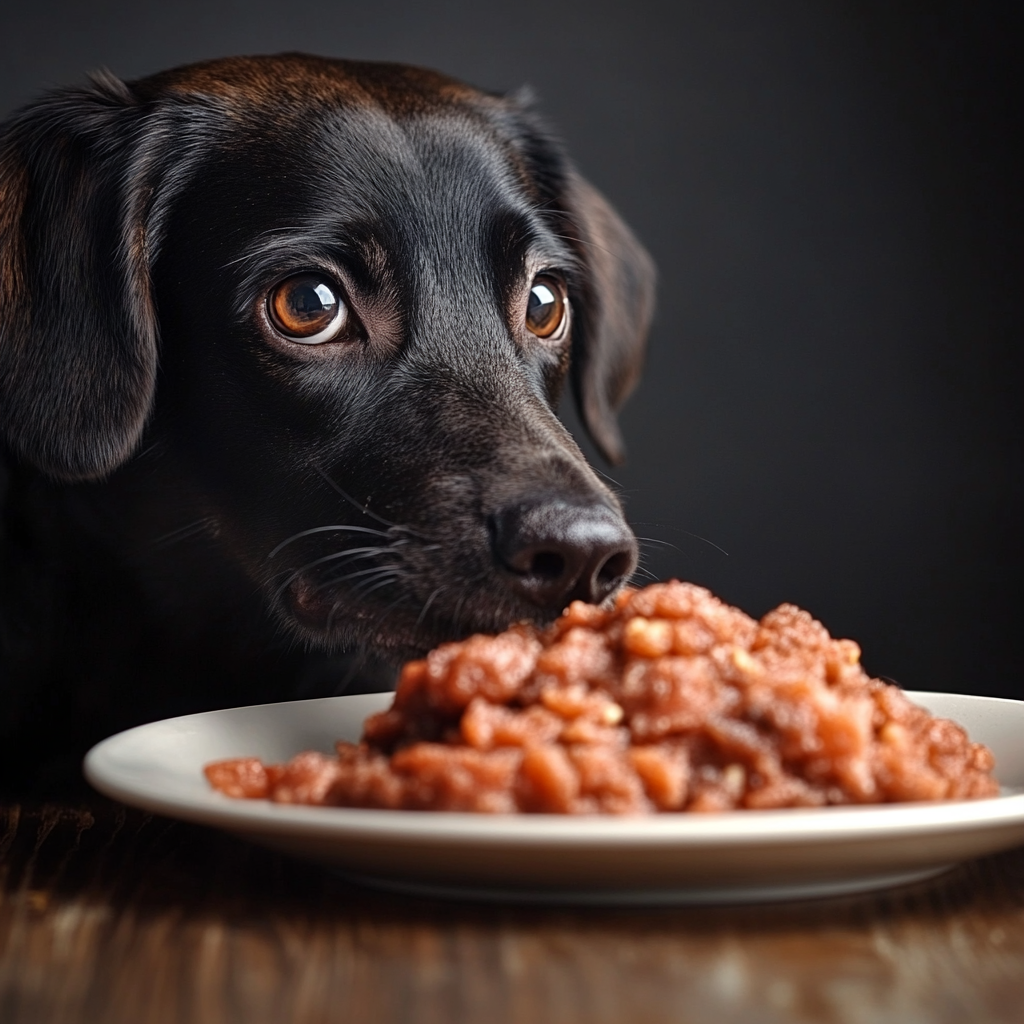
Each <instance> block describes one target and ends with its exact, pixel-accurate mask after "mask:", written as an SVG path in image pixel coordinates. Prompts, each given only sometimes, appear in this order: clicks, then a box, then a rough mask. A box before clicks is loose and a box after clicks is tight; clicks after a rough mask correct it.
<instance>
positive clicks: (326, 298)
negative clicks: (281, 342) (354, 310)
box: [267, 274, 348, 345]
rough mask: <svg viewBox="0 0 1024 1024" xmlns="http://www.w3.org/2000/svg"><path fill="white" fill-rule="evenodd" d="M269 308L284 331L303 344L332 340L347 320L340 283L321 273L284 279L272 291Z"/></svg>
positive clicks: (288, 336) (318, 343)
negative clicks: (338, 285) (340, 292)
mask: <svg viewBox="0 0 1024 1024" xmlns="http://www.w3.org/2000/svg"><path fill="white" fill-rule="evenodd" d="M267 311H268V313H269V314H270V319H271V322H272V323H273V325H274V326H275V327H276V328H277V330H278V331H279V332H280V333H281V334H283V335H284V336H285V337H286V338H289V339H290V340H291V341H297V342H300V343H301V344H303V345H321V344H323V343H324V342H325V341H333V340H334V339H335V338H336V337H337V336H338V334H339V333H340V332H341V330H342V329H343V328H344V326H345V323H346V321H347V320H348V310H347V308H346V306H345V303H344V302H342V301H341V299H340V298H339V296H338V287H337V285H335V284H333V283H332V282H330V281H328V280H327V279H326V278H324V277H321V276H320V275H319V274H296V275H295V276H294V277H289V278H287V279H286V280H284V281H282V282H281V283H280V284H279V285H277V286H276V287H275V288H274V289H273V291H271V293H270V296H269V297H268V299H267Z"/></svg>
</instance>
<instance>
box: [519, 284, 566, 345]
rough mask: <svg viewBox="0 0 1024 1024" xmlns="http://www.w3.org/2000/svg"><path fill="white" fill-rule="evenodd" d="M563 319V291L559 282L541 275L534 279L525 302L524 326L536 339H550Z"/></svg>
mask: <svg viewBox="0 0 1024 1024" xmlns="http://www.w3.org/2000/svg"><path fill="white" fill-rule="evenodd" d="M564 319H565V291H564V289H563V288H562V285H561V282H559V281H556V280H555V278H553V277H546V276H544V275H541V276H540V277H537V278H535V279H534V282H533V287H532V288H531V289H530V297H529V299H527V301H526V326H527V327H528V328H529V329H530V331H531V332H532V333H533V334H536V335H537V337H538V338H550V337H551V335H552V334H554V333H555V331H557V330H558V328H559V327H561V326H562V321H563V320H564Z"/></svg>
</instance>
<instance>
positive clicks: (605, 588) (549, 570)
mask: <svg viewBox="0 0 1024 1024" xmlns="http://www.w3.org/2000/svg"><path fill="white" fill-rule="evenodd" d="M491 524H492V543H493V548H494V556H495V559H496V560H497V562H498V563H499V564H500V565H501V567H502V568H504V569H505V570H507V571H508V572H509V574H510V581H509V582H510V585H511V586H512V588H513V589H514V590H515V591H516V592H517V593H518V594H519V595H521V596H522V597H525V598H526V599H527V600H528V601H530V602H531V603H532V604H534V605H537V606H538V607H539V608H541V609H542V610H543V611H544V612H546V613H547V614H549V615H557V614H558V613H559V612H560V611H562V609H563V608H565V607H566V605H568V604H569V602H570V601H575V600H580V601H589V602H592V603H597V602H600V601H603V600H604V599H605V598H606V597H607V596H608V595H609V594H611V593H612V592H613V591H615V590H616V589H617V588H618V587H619V586H621V585H622V584H623V583H624V582H625V581H626V580H627V579H628V578H629V577H630V576H631V575H632V573H633V570H634V569H635V568H636V560H637V545H636V539H635V538H634V536H633V534H632V532H631V531H630V529H629V527H628V526H627V525H626V524H625V522H624V521H623V520H622V518H621V516H619V515H618V513H617V512H615V511H613V510H612V509H610V508H608V507H607V506H606V505H584V506H579V505H569V504H566V503H563V502H555V501H538V502H535V503H531V504H526V505H516V506H514V507H511V508H507V509H504V510H502V511H501V512H498V513H497V514H495V515H494V516H493V517H492V520H491Z"/></svg>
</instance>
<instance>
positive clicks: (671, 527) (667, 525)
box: [633, 523, 729, 558]
mask: <svg viewBox="0 0 1024 1024" xmlns="http://www.w3.org/2000/svg"><path fill="white" fill-rule="evenodd" d="M633 525H634V526H657V527H659V528H660V529H662V530H675V531H676V533H682V534H685V535H686V536H687V537H692V538H693V539H694V540H699V541H700V542H701V543H702V544H709V545H710V546H711V547H713V548H715V549H716V550H718V551H721V552H722V554H723V555H725V556H726V557H727V558H728V556H729V552H728V551H726V550H725V548H723V547H720V546H719V545H718V544H716V543H715V542H714V541H713V540H708V538H707V537H702V536H701V535H700V534H699V533H691V532H690V531H689V530H684V529H683V528H682V527H681V526H676V525H675V524H674V523H634V524H633ZM646 539H648V540H653V538H651V537H648V538H646ZM659 543H661V544H665V543H667V542H666V541H660V542H659Z"/></svg>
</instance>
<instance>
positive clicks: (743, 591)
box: [0, 0, 1024, 697]
mask: <svg viewBox="0 0 1024 1024" xmlns="http://www.w3.org/2000/svg"><path fill="white" fill-rule="evenodd" d="M1014 7H1016V8H1018V9H1019V8H1021V5H1020V4H1017V5H1011V4H1006V5H999V4H992V3H980V2H964V3H959V4H948V3H943V2H941V0H934V2H932V3H930V4H908V3H899V2H884V0H882V2H878V3H846V4H843V3H833V2H827V0H806V2H795V0H704V2H698V3H686V2H681V3H673V4H669V3H657V2H653V0H631V2H628V3H626V2H620V3H606V2H601V0H589V2H582V0H549V2H544V3H539V2H536V0H524V2H518V3H508V2H498V3H479V2H478V3H473V2H468V0H440V2H427V0H419V2H417V0H359V2H358V3H356V2H352V0H334V2H330V0H309V2H306V3H294V2H292V3H283V2H274V0H175V2H163V3H149V4H145V3H138V2H124V0H108V2H85V3H83V2H81V0H78V2H74V3H73V2H64V3H56V2H53V0H39V2H35V3H31V4H28V3H24V4H19V5H18V7H17V9H15V8H14V7H13V5H12V4H11V2H10V0H4V5H3V9H2V15H0V111H2V112H6V111H7V110H10V109H12V108H13V107H14V106H16V105H19V104H21V103H24V102H27V101H28V100H30V99H31V98H32V97H33V96H34V95H36V94H37V93H38V92H40V91H41V90H42V89H44V88H47V87H49V86H51V85H60V84H68V83H72V82H75V81H78V80H80V78H81V76H82V74H83V73H84V72H86V71H88V70H90V69H94V68H97V67H99V66H107V67H109V68H110V69H111V70H112V71H114V72H115V73H116V74H118V75H120V76H122V77H128V78H131V77H135V76H140V75H144V74H147V73H149V72H152V71H155V70H158V69H160V68H163V67H166V66H170V65H174V64H179V63H184V62H187V61H192V60H197V59H202V58H208V57H217V56H223V55H226V54H232V53H254V52H273V51H277V50H285V49H298V50H307V51H311V52H316V53H321V54H327V55H332V56H344V57H355V58H362V59H383V60H398V61H408V62H412V63H418V64H424V65H428V66H432V67H436V68H438V69H440V70H443V71H446V72H448V73H451V74H454V75H456V76H458V77H461V78H464V79H466V80H468V81H470V82H472V83H474V84H476V85H479V86H483V87H485V88H488V89H495V90H505V89H511V88H515V87H518V86H520V85H522V84H523V83H529V84H531V85H532V86H533V87H534V88H535V90H536V91H537V93H538V94H539V97H540V99H541V103H542V107H543V109H544V110H545V111H546V112H547V113H548V114H549V116H550V118H551V119H552V120H553V121H554V123H555V124H556V125H557V127H558V128H559V130H560V131H561V133H562V134H563V136H564V138H565V139H566V140H567V141H568V143H569V147H570V150H571V152H572V153H573V154H574V155H575V157H576V159H577V161H578V163H579V164H580V166H581V168H582V169H583V171H584V172H585V173H586V174H587V175H588V176H589V177H590V178H591V179H592V180H593V181H594V182H595V183H596V184H597V185H598V186H599V187H600V188H601V189H603V190H604V191H605V193H606V194H607V195H608V196H609V197H610V198H611V200H612V201H613V203H614V204H615V205H616V206H617V207H618V208H619V209H620V211H621V212H622V213H623V214H624V215H625V217H626V219H627V220H628V221H629V222H630V223H631V224H632V225H633V226H634V227H635V229H636V230H637V232H638V234H639V235H640V237H641V238H642V239H643V240H644V242H645V243H646V244H647V245H648V247H649V248H650V249H651V251H652V253H653V254H654V256H655V258H656V260H657V262H658V264H659V267H660V272H661V289H660V303H659V312H658V317H657V323H656V326H655V329H654V333H653V337H652V340H651V353H650V360H649V365H648V371H647V374H646V377H645V379H644V382H643V384H642V386H641V387H640V389H639V390H638V392H637V393H636V395H635V396H634V397H633V399H632V401H631V403H630V405H629V406H628V408H627V410H626V413H625V416H624V422H625V429H626V436H627V439H628V441H629V444H630V453H631V458H630V462H629V464H628V466H626V467H624V468H622V469H620V470H617V471H615V472H614V473H613V476H614V478H615V479H616V480H617V481H618V483H619V484H620V485H621V488H622V490H623V492H624V494H625V497H626V500H627V507H628V512H629V515H630V518H631V520H632V521H633V523H634V524H635V525H636V527H637V531H638V533H639V534H641V535H642V536H644V537H650V538H656V539H658V540H660V541H664V542H668V543H669V544H671V545H674V546H664V545H661V544H654V543H651V544H649V545H647V553H646V565H647V567H648V568H649V570H650V571H651V572H653V573H655V574H657V575H659V576H667V575H678V576H682V577H684V578H689V579H693V580H696V581H698V582H701V583H703V584H706V585H708V586H710V587H712V588H713V589H715V590H716V591H717V592H719V593H720V594H721V595H722V596H724V597H725V598H727V599H728V600H730V601H732V602H734V603H737V604H740V605H742V606H743V607H745V608H747V609H748V610H749V611H751V612H754V613H757V614H760V613H762V612H764V611H765V610H767V609H768V608H769V607H771V606H772V605H773V604H775V603H778V602H780V601H783V600H788V601H795V602H798V603H800V604H803V605H805V606H806V607H808V608H810V609H811V610H812V611H814V612H815V613H816V614H817V615H818V616H819V617H820V618H822V619H823V621H824V622H825V623H826V625H828V626H829V628H830V629H832V630H833V632H836V633H839V634H843V635H847V636H852V637H855V638H857V639H858V640H859V641H860V642H861V644H862V646H863V647H864V648H865V651H866V655H865V660H866V663H867V665H868V667H869V669H871V670H872V671H874V672H876V673H879V674H884V675H886V676H889V677H892V678H895V679H897V680H898V681H899V682H901V683H902V684H903V685H905V686H908V687H913V688H922V689H923V688H935V689H953V690H963V691H974V692H980V693H992V694H1004V695H1017V696H1022V697H1024V675H1022V672H1021V667H1020V662H1021V653H1020V652H1021V645H1020V643H1019V639H1020V626H1019V624H1018V623H1019V619H1020V614H1021V611H1022V607H1021V606H1022V600H1021V593H1022V590H1021V585H1020V571H1021V562H1022V558H1021V553H1022V552H1021V543H1020V539H1019V538H1020V529H1021V528H1020V523H1021V521H1024V516H1022V515H1021V513H1022V508H1021V506H1022V501H1021V494H1022V487H1021V459H1020V456H1021V447H1022V446H1021V435H1022V429H1021V427H1022V422H1021V411H1020V405H1019V401H1018V397H1017V396H1018V392H1019V389H1020V385H1021V355H1020V351H1021V333H1022V328H1024V307H1022V303H1021V297H1020V291H1021V289H1020V275H1021V270H1022V269H1024V267H1022V260H1021V237H1022V229H1024V223H1022V220H1024V218H1022V217H1021V212H1022V210H1021V206H1022V202H1021V181H1022V180H1024V178H1022V174H1021V172H1022V170H1024V168H1022V167H1021V164H1020V162H1019V160H1018V157H1017V153H1016V145H1015V142H1016V136H1017V135H1018V134H1019V131H1020V113H1021V110H1020V105H1019V103H1018V94H1017V92H1016V90H1015V89H1014V85H1015V83H1014V82H1013V80H1012V73H1013V69H1014V64H1015V63H1016V61H1017V58H1018V54H1019V52H1020V41H1021V36H1020V27H1021V25H1020V20H1019V18H1016V17H1015V16H1011V14H1010V13H1009V12H1011V11H1012V10H1013V8H1014ZM567 417H568V419H569V421H570V423H571V425H574V424H575V421H574V419H573V418H572V415H571V411H570V412H567ZM725 552H728V554H726V553H725Z"/></svg>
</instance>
